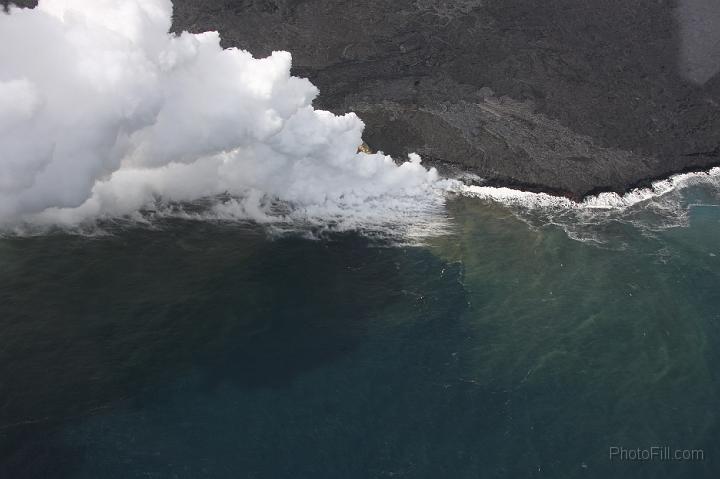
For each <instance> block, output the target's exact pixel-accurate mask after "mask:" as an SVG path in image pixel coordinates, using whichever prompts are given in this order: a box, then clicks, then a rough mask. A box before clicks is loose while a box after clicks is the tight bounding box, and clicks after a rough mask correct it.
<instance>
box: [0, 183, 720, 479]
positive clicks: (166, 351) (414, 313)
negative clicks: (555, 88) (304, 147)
mask: <svg viewBox="0 0 720 479" xmlns="http://www.w3.org/2000/svg"><path fill="white" fill-rule="evenodd" d="M718 191H719V190H718V188H717V186H715V185H712V184H704V183H698V184H691V185H688V186H686V187H685V188H682V189H681V190H677V191H673V192H671V193H668V194H665V195H663V196H660V197H657V198H651V199H649V200H645V201H641V202H639V203H637V204H635V205H633V206H632V207H631V208H627V209H623V210H607V211H606V210H600V211H596V210H580V211H570V210H563V209H562V208H555V209H552V208H542V207H538V206H533V207H531V208H528V207H523V206H518V205H510V206H508V205H503V204H500V203H497V202H495V201H492V200H489V199H487V198H485V199H483V198H468V197H462V196H459V197H456V198H453V199H451V200H449V201H448V203H447V205H446V208H445V211H444V212H443V213H442V214H443V221H444V224H446V225H447V228H446V232H445V234H443V235H436V236H432V237H429V238H426V239H425V240H423V241H421V242H410V241H408V242H402V241H397V239H389V238H387V237H383V236H378V235H373V234H367V232H363V231H362V230H359V231H345V232H338V233H331V232H330V233H328V232H324V233H323V234H321V235H308V234H293V233H284V234H277V232H273V231H271V230H269V229H268V228H267V227H262V226H258V225H253V224H249V223H241V222H232V221H197V220H188V219H182V218H165V219H158V220H157V221H154V222H152V223H151V224H148V223H124V224H118V223H114V224H106V225H104V226H103V228H102V229H101V230H96V231H90V232H84V233H83V234H79V233H78V232H77V231H73V232H67V231H59V230H58V231H48V232H44V233H43V234H30V235H17V234H6V235H5V236H3V237H0V337H1V338H2V340H1V341H0V477H3V478H13V479H16V478H87V479H95V478H103V479H105V478H107V479H112V478H390V477H392V478H398V477H401V478H534V477H547V478H602V479H606V478H610V477H612V478H646V477H647V478H705V477H707V478H714V477H718V476H719V475H720V418H719V417H718V414H719V412H720V410H719V405H720V373H719V372H718V367H717V365H718V364H720V244H718V238H720V208H719V206H720V197H719V196H718ZM99 231H102V234H99ZM656 446H657V447H670V448H671V449H672V450H673V451H674V450H675V449H683V450H685V449H687V450H699V451H702V456H703V457H702V459H701V460H700V459H698V460H688V461H675V460H658V459H657V458H656V459H653V460H644V461H643V460H639V461H632V460H629V459H628V460H621V459H620V458H618V457H614V458H611V457H610V451H611V449H610V448H612V447H618V448H620V447H622V448H625V449H627V450H630V449H637V448H640V449H649V448H651V447H656Z"/></svg>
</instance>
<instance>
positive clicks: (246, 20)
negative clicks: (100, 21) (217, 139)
mask: <svg viewBox="0 0 720 479" xmlns="http://www.w3.org/2000/svg"><path fill="white" fill-rule="evenodd" d="M2 3H5V2H2ZM16 3H21V4H25V5H28V4H32V3H34V2H16ZM174 4H175V18H174V29H175V30H177V31H180V30H189V31H205V30H218V31H220V33H221V35H222V37H223V41H224V44H225V46H227V47H231V46H234V47H239V48H245V49H248V50H250V51H251V52H253V53H254V54H255V55H256V56H263V55H267V54H269V53H270V52H271V51H273V50H281V49H283V50H289V51H291V52H292V53H293V59H294V74H296V75H300V76H306V77H308V78H309V79H310V80H311V81H312V82H313V83H314V84H316V85H317V86H318V88H319V89H320V92H321V93H320V97H319V98H318V99H317V100H316V105H317V106H318V107H320V108H324V109H328V110H331V111H333V112H336V113H343V112H348V111H355V112H357V113H358V115H359V116H360V117H361V118H362V119H363V120H364V121H365V123H366V132H365V140H366V142H367V143H368V144H369V145H370V146H371V147H372V148H373V149H377V150H382V151H384V152H386V153H389V154H392V155H394V156H398V157H402V156H404V155H405V154H407V153H409V152H412V151H414V152H417V153H419V154H421V155H422V156H423V157H424V158H426V159H427V160H428V162H430V163H439V164H443V163H447V164H452V165H456V166H458V167H460V168H463V169H467V170H469V171H472V172H474V173H476V174H477V175H479V176H481V177H483V178H485V179H487V181H488V184H490V185H497V186H509V187H516V188H522V189H526V190H531V191H543V192H546V193H550V194H555V195H562V196H567V197H569V198H572V199H575V200H580V199H582V198H584V197H585V196H587V195H591V194H596V193H598V192H601V191H613V192H618V193H622V192H625V191H628V190H630V189H633V188H635V187H643V186H648V185H649V184H650V183H651V182H652V181H654V180H657V179H662V178H667V177H668V176H671V175H673V174H677V173H682V172H688V171H706V170H708V169H710V168H712V167H714V166H720V75H718V72H717V70H718V69H720V60H719V59H720V52H717V51H715V50H713V49H712V48H711V47H708V46H707V45H712V44H716V43H717V40H718V39H716V38H715V37H713V35H714V34H713V33H712V32H713V31H715V30H717V31H720V23H714V22H717V21H718V20H719V19H720V6H717V7H715V6H713V5H712V1H711V0H707V1H706V0H675V1H671V0H659V1H656V0H652V1H651V0H642V1H638V2H626V1H625V0H603V1H601V2H597V1H588V0H551V1H549V2H542V4H541V3H540V2H537V1H535V0H510V1H499V0H484V1H480V0H463V1H458V2H442V1H439V0H412V1H411V0H399V1H395V2H387V1H379V0H363V1H361V2H346V1H338V0H334V1H333V0H235V1H230V0H175V1H174ZM703 9H705V10H703ZM715 10H717V12H716V11H715ZM715 14H717V15H715ZM698 22H700V23H702V22H705V23H704V24H700V23H698ZM708 22H710V23H709V27H708ZM683 31H693V32H695V33H694V34H693V35H694V37H693V38H692V39H691V40H688V39H687V38H685V37H683V35H684V34H683ZM703 32H705V33H703ZM707 32H710V33H707ZM703 35H706V37H707V38H703ZM708 35H709V36H708ZM703 42H704V43H703ZM707 48H710V50H707ZM688 58H689V59H688ZM693 62H694V63H693ZM698 65H699V66H698Z"/></svg>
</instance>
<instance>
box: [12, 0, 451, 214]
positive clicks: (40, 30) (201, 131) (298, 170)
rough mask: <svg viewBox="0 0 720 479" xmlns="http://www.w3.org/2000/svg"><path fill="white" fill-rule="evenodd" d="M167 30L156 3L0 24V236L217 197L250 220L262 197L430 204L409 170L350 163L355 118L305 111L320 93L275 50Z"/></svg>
mask: <svg viewBox="0 0 720 479" xmlns="http://www.w3.org/2000/svg"><path fill="white" fill-rule="evenodd" d="M171 19H172V4H171V2H170V0H40V2H39V4H38V6H37V7H36V8H35V9H20V8H14V7H11V8H10V11H9V14H2V13H0V45H2V46H0V224H12V223H18V222H50V223H70V224H72V223H78V222H82V221H84V220H87V219H92V218H96V217H99V216H118V215H126V214H129V213H132V212H133V211H136V210H138V209H140V208H142V207H144V206H147V205H148V204H151V203H153V202H156V201H158V199H160V200H161V201H165V202H186V201H192V200H196V199H199V198H203V197H212V196H213V195H221V194H225V193H228V194H229V195H231V196H233V197H235V199H234V200H232V202H227V203H226V204H224V205H223V206H224V207H225V208H227V207H228V205H231V206H232V205H236V206H237V207H238V208H239V209H240V210H242V212H243V214H247V215H248V216H249V217H262V216H263V215H264V214H265V211H264V210H263V205H264V204H267V201H268V198H273V199H279V200H281V201H284V202H287V203H289V204H292V205H296V206H298V207H299V208H302V209H304V210H305V211H314V212H319V213H318V214H322V211H323V208H327V211H330V212H333V214H337V213H338V212H339V211H340V212H341V210H342V208H343V207H344V206H348V205H349V206H354V207H358V206H359V205H377V204H378V203H379V202H378V198H383V197H391V198H393V199H394V200H395V201H397V199H398V198H405V199H406V200H407V201H404V202H401V204H399V205H396V206H397V209H398V210H402V209H403V208H405V207H407V206H408V205H414V204H417V202H418V201H427V198H438V197H440V196H441V195H438V194H437V184H438V176H437V173H436V172H435V170H434V169H431V170H427V169H425V168H423V167H422V166H421V165H420V159H419V157H417V156H415V155H411V161H408V162H406V163H403V164H401V165H397V164H396V163H395V162H394V161H393V160H392V159H391V158H390V157H388V156H385V155H383V154H365V153H358V152H357V148H358V146H359V145H360V144H361V142H362V140H361V135H362V130H363V126H364V125H363V123H362V121H361V120H360V119H359V118H358V117H357V116H355V115H354V114H348V115H344V116H335V115H333V114H331V113H329V112H325V111H320V110H315V109H313V107H312V101H313V99H314V98H315V96H316V95H317V94H318V91H317V89H316V88H315V87H314V86H313V85H312V84H311V83H310V82H309V81H307V80H305V79H300V78H296V77H292V76H291V75H290V65H291V57H290V54H289V53H286V52H275V53H273V54H272V55H271V56H270V57H268V58H264V59H255V58H253V57H252V55H251V54H250V53H248V52H246V51H242V50H237V49H222V48H221V47H220V38H219V35H218V34H217V33H216V32H207V33H202V34H190V33H187V32H185V33H182V34H180V35H174V34H170V33H168V31H169V29H170V26H171ZM238 199H240V200H238ZM435 201H437V200H435ZM390 204H392V201H391V202H390ZM340 214H341V213H340Z"/></svg>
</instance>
